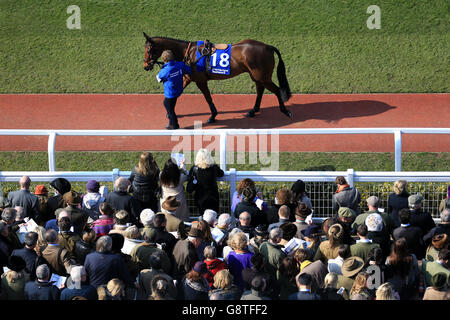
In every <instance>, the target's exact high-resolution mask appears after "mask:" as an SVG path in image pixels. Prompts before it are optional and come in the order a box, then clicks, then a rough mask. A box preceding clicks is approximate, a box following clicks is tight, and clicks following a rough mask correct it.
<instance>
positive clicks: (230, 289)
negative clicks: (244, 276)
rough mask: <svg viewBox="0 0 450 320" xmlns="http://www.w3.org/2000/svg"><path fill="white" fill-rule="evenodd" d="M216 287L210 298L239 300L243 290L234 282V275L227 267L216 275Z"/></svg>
mask: <svg viewBox="0 0 450 320" xmlns="http://www.w3.org/2000/svg"><path fill="white" fill-rule="evenodd" d="M214 288H215V289H213V290H212V291H211V292H210V295H209V300H239V299H241V295H242V290H241V289H239V288H238V287H237V286H236V285H235V284H233V275H232V274H231V273H230V271H228V270H227V269H223V270H220V271H219V272H217V273H216V274H215V276H214Z"/></svg>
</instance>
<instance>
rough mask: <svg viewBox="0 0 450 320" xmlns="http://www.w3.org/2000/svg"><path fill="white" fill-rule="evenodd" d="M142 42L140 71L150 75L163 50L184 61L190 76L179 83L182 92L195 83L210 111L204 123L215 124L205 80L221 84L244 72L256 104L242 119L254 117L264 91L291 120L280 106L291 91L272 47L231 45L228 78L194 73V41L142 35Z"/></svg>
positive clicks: (250, 43)
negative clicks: (253, 86) (275, 79)
mask: <svg viewBox="0 0 450 320" xmlns="http://www.w3.org/2000/svg"><path fill="white" fill-rule="evenodd" d="M144 37H145V39H146V41H145V60H144V70H146V71H150V70H152V69H153V66H154V65H155V64H162V63H161V62H158V59H159V57H160V56H161V54H162V52H163V51H164V50H171V51H172V52H173V54H174V57H175V60H177V61H184V62H185V63H187V64H190V65H191V67H192V69H193V70H192V75H190V76H185V77H184V80H183V88H185V87H186V86H187V85H188V84H189V83H191V82H195V84H196V85H197V87H198V88H199V89H200V91H201V92H202V93H203V96H204V97H205V100H206V102H207V103H208V105H209V109H210V110H211V117H210V118H209V119H208V121H207V123H213V122H215V118H216V116H217V109H216V107H215V105H214V102H213V100H212V98H211V93H210V91H209V88H208V81H209V80H225V79H229V78H233V77H235V76H237V75H239V74H241V73H244V72H247V73H249V75H250V78H251V79H252V80H253V81H254V82H255V84H256V94H257V95H256V101H255V105H254V106H253V109H252V110H250V111H249V112H248V113H247V114H246V117H254V116H255V114H256V112H258V111H259V109H260V105H261V99H262V96H263V92H264V89H267V90H269V91H271V92H272V93H274V94H275V95H276V96H277V98H278V103H279V106H280V111H281V112H282V113H283V114H285V115H286V116H288V117H292V113H291V111H290V110H288V109H287V108H286V107H285V105H284V102H286V101H288V100H289V98H290V97H291V90H290V88H289V83H288V80H287V77H286V68H285V65H284V62H283V60H282V59H281V53H280V51H279V50H278V49H277V48H275V47H274V46H271V45H267V44H265V43H262V42H260V41H256V40H250V39H248V40H243V41H241V42H238V43H235V44H232V45H231V57H230V74H229V75H222V74H210V73H206V72H196V68H195V66H193V63H194V62H195V61H196V57H197V50H198V46H197V41H184V40H177V39H172V38H168V37H149V36H148V35H147V34H146V33H145V32H144ZM274 53H276V54H277V56H278V67H277V77H278V83H279V87H278V86H277V85H276V84H275V83H273V81H272V72H273V69H274V67H275V57H274Z"/></svg>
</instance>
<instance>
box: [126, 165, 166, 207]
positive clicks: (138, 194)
mask: <svg viewBox="0 0 450 320" xmlns="http://www.w3.org/2000/svg"><path fill="white" fill-rule="evenodd" d="M128 180H130V182H131V190H130V192H132V193H133V196H134V197H135V198H136V199H137V200H139V201H140V204H141V209H146V208H150V209H152V210H153V211H154V212H157V211H158V199H157V197H156V194H157V191H158V188H159V186H158V181H159V169H158V170H157V172H156V174H154V175H152V174H150V175H147V176H143V175H140V174H138V173H136V168H134V169H133V171H132V172H131V175H130V177H129V178H128Z"/></svg>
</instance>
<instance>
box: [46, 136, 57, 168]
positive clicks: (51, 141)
mask: <svg viewBox="0 0 450 320" xmlns="http://www.w3.org/2000/svg"><path fill="white" fill-rule="evenodd" d="M55 140H56V133H55V132H54V131H52V132H50V134H49V136H48V145H47V150H48V151H47V152H48V171H50V172H54V171H55Z"/></svg>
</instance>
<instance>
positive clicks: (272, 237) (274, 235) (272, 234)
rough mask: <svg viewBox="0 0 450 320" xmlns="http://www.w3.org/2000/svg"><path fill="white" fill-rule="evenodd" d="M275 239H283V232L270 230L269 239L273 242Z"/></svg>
mask: <svg viewBox="0 0 450 320" xmlns="http://www.w3.org/2000/svg"><path fill="white" fill-rule="evenodd" d="M277 238H283V230H282V229H281V228H273V229H272V230H270V233H269V239H270V240H272V241H274V240H275V239H277Z"/></svg>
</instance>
